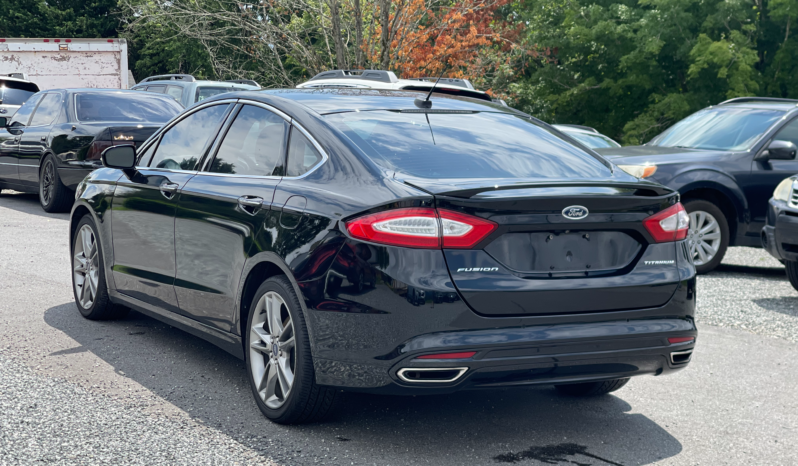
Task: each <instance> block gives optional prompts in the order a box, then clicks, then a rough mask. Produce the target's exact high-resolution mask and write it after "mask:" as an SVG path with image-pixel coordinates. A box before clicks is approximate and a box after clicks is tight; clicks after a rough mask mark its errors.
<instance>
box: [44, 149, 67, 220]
mask: <svg viewBox="0 0 798 466" xmlns="http://www.w3.org/2000/svg"><path fill="white" fill-rule="evenodd" d="M74 200H75V196H74V194H73V193H72V192H71V191H70V190H69V188H67V187H66V186H64V183H62V182H61V177H59V176H58V168H56V165H55V160H54V159H53V157H52V156H47V157H46V158H45V159H44V165H42V171H41V173H39V202H40V203H41V205H42V209H44V211H45V212H51V213H54V212H66V211H68V210H69V208H70V207H72V202H73V201H74Z"/></svg>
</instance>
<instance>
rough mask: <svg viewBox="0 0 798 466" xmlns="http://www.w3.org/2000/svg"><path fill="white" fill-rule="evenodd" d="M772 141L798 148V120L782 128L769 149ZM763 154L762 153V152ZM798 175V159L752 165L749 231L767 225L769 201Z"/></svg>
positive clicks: (758, 229)
mask: <svg viewBox="0 0 798 466" xmlns="http://www.w3.org/2000/svg"><path fill="white" fill-rule="evenodd" d="M772 141H790V142H792V143H793V144H795V145H796V147H798V118H794V119H792V120H791V121H789V122H788V123H787V124H785V125H784V126H782V127H781V128H780V129H779V130H778V131H777V132H776V134H775V136H773V137H772V138H770V139H769V140H768V142H767V143H765V144H764V146H763V148H762V150H765V149H767V147H768V145H769V144H770V143H771V142H772ZM760 153H761V151H760ZM796 173H798V159H793V160H756V158H755V159H754V161H753V162H752V164H751V183H752V186H751V187H750V189H749V194H748V205H749V209H750V210H751V228H749V231H755V232H757V233H758V232H759V231H760V230H761V229H762V227H763V226H764V224H765V217H766V215H767V207H768V200H769V199H770V198H771V197H772V196H773V190H774V189H776V186H777V185H778V184H779V183H780V182H781V180H783V179H784V178H787V177H789V176H792V175H795V174H796Z"/></svg>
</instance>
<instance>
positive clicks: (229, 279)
mask: <svg viewBox="0 0 798 466" xmlns="http://www.w3.org/2000/svg"><path fill="white" fill-rule="evenodd" d="M233 114H234V115H233V117H231V118H230V120H229V122H228V124H227V126H226V128H225V129H224V130H223V131H222V132H221V134H222V135H221V136H220V138H219V139H218V141H217V143H216V144H215V146H214V148H213V149H212V150H211V154H210V155H209V157H208V160H207V162H206V164H205V168H204V169H203V170H202V171H200V172H199V173H197V175H196V176H194V177H193V178H191V180H189V182H188V183H186V185H185V186H184V187H183V189H182V190H181V192H180V200H179V202H178V208H177V215H176V220H175V252H176V260H177V275H176V278H175V292H176V293H177V299H178V302H179V303H180V309H181V312H182V313H183V314H185V315H187V316H189V317H191V318H193V319H196V320H198V321H200V322H202V323H204V324H206V325H209V326H213V327H216V328H219V329H222V330H225V331H231V328H230V325H231V322H232V320H233V319H231V316H232V315H233V312H234V311H235V308H236V306H235V302H236V297H237V294H238V289H239V281H240V279H241V274H242V270H243V268H244V263H245V262H246V260H247V257H248V252H249V251H250V249H251V248H252V244H253V241H254V239H255V235H256V233H258V230H259V229H260V228H261V226H262V225H263V223H264V221H265V220H266V218H267V214H268V213H269V209H270V207H271V204H272V198H273V196H274V188H275V186H277V184H278V183H279V182H280V179H281V176H282V174H283V172H284V169H285V167H284V160H285V150H286V143H287V139H288V131H289V123H288V120H289V118H288V117H287V116H286V115H284V114H282V113H281V112H279V111H277V110H275V109H273V108H271V107H269V106H266V105H263V104H245V105H238V106H237V108H236V109H235V110H234V112H233Z"/></svg>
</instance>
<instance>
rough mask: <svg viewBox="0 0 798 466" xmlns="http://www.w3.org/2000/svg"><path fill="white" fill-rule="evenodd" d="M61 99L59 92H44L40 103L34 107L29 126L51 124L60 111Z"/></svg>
mask: <svg viewBox="0 0 798 466" xmlns="http://www.w3.org/2000/svg"><path fill="white" fill-rule="evenodd" d="M62 101H63V99H62V98H61V94H45V95H44V98H43V99H42V103H40V104H39V106H38V107H36V112H35V113H34V114H33V118H32V119H31V120H30V126H47V125H49V124H51V123H52V122H53V120H55V118H56V117H57V116H58V113H59V112H60V111H61V104H62Z"/></svg>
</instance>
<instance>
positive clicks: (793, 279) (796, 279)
mask: <svg viewBox="0 0 798 466" xmlns="http://www.w3.org/2000/svg"><path fill="white" fill-rule="evenodd" d="M784 267H785V268H786V269H787V278H788V279H789V280H790V284H791V285H792V287H793V288H795V289H796V290H798V261H784Z"/></svg>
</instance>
